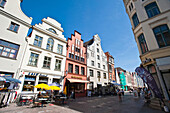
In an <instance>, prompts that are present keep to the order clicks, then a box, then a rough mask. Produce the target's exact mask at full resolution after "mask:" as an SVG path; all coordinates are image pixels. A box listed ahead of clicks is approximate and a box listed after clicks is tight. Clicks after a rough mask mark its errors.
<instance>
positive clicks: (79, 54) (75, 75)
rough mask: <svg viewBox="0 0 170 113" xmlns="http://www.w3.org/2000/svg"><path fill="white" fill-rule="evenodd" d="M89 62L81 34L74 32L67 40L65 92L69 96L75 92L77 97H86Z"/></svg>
mask: <svg viewBox="0 0 170 113" xmlns="http://www.w3.org/2000/svg"><path fill="white" fill-rule="evenodd" d="M86 70H87V60H86V47H84V45H83V40H82V39H81V34H80V33H79V32H77V31H74V34H72V35H71V38H68V40H67V59H66V67H65V72H66V73H65V82H64V87H65V89H64V91H66V93H67V95H70V94H71V93H72V92H74V94H75V97H84V96H86V90H87V83H88V81H87V72H86Z"/></svg>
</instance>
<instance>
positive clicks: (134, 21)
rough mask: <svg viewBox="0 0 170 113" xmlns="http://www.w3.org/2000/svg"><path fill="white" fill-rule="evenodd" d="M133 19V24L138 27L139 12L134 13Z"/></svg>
mask: <svg viewBox="0 0 170 113" xmlns="http://www.w3.org/2000/svg"><path fill="white" fill-rule="evenodd" d="M132 21H133V25H134V28H136V27H137V26H138V25H139V23H140V22H139V19H138V15H137V13H134V14H133V16H132Z"/></svg>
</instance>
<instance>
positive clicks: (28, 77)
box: [21, 72, 61, 93]
mask: <svg viewBox="0 0 170 113" xmlns="http://www.w3.org/2000/svg"><path fill="white" fill-rule="evenodd" d="M24 73H25V74H24V76H23V78H21V79H22V80H23V84H22V85H21V86H22V88H21V92H22V93H37V91H39V90H40V89H37V88H34V86H35V85H37V84H41V83H44V84H50V83H53V82H57V83H59V81H60V78H61V76H57V75H47V74H42V73H33V72H24ZM59 84H60V83H59Z"/></svg>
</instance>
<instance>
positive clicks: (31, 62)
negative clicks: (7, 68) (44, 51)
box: [28, 53, 39, 66]
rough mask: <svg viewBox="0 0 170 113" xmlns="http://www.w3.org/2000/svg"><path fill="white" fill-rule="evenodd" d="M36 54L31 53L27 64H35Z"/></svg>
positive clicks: (36, 60)
mask: <svg viewBox="0 0 170 113" xmlns="http://www.w3.org/2000/svg"><path fill="white" fill-rule="evenodd" d="M38 56H39V55H38V54H35V53H31V55H30V59H29V62H28V65H31V66H37V62H38Z"/></svg>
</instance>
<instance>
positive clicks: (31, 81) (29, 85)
mask: <svg viewBox="0 0 170 113" xmlns="http://www.w3.org/2000/svg"><path fill="white" fill-rule="evenodd" d="M35 81H36V77H35V76H27V75H25V79H24V84H23V89H22V90H23V91H34V86H35Z"/></svg>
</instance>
